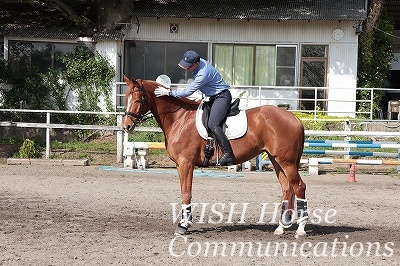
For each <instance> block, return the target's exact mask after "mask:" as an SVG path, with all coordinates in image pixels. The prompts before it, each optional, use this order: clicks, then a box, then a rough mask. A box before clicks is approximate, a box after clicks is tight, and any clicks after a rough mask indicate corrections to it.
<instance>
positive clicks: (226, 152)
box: [213, 126, 233, 165]
mask: <svg viewBox="0 0 400 266" xmlns="http://www.w3.org/2000/svg"><path fill="white" fill-rule="evenodd" d="M213 134H214V136H215V139H216V140H217V142H218V143H219V145H220V146H221V149H222V153H223V154H222V156H221V158H220V159H219V161H218V163H219V165H232V164H233V154H232V148H231V144H230V143H229V140H228V138H227V137H226V135H225V133H224V132H223V131H222V128H221V127H220V126H215V128H214V130H213Z"/></svg>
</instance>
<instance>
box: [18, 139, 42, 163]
mask: <svg viewBox="0 0 400 266" xmlns="http://www.w3.org/2000/svg"><path fill="white" fill-rule="evenodd" d="M39 155H40V152H39V149H38V148H37V147H36V145H35V142H34V141H33V140H30V139H25V140H24V143H22V146H21V148H20V149H19V157H20V158H37V157H39Z"/></svg>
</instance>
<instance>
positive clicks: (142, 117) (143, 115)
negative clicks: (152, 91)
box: [123, 84, 182, 127]
mask: <svg viewBox="0 0 400 266" xmlns="http://www.w3.org/2000/svg"><path fill="white" fill-rule="evenodd" d="M135 88H137V89H136V90H135V89H133V90H132V91H131V94H133V93H142V95H141V98H140V109H139V113H135V112H129V111H125V113H124V115H123V116H127V117H128V118H129V119H130V120H131V121H132V123H133V125H134V127H136V126H137V125H138V124H140V123H142V122H144V121H146V120H148V119H150V118H152V117H154V115H153V114H151V112H150V110H149V111H148V112H146V113H144V112H143V106H144V105H145V104H146V105H148V103H147V99H146V96H145V93H144V91H145V90H144V89H143V84H141V87H140V88H138V87H135ZM181 107H182V106H175V107H173V108H170V109H168V110H166V111H163V112H161V113H158V114H157V115H162V114H167V113H171V112H175V111H177V110H179V109H180V108H181ZM133 118H136V120H134V119H133Z"/></svg>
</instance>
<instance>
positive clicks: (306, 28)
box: [126, 17, 358, 116]
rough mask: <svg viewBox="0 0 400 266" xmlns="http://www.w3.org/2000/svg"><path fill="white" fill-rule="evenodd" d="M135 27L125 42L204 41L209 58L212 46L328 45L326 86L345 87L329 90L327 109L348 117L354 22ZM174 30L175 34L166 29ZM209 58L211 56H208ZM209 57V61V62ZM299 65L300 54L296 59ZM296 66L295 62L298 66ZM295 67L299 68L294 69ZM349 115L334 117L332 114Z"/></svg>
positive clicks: (167, 22)
mask: <svg viewBox="0 0 400 266" xmlns="http://www.w3.org/2000/svg"><path fill="white" fill-rule="evenodd" d="M138 21H139V24H133V25H131V28H130V30H129V31H128V34H127V36H126V40H147V41H176V42H179V41H182V42H207V43H209V44H210V45H209V47H210V48H209V55H211V53H212V50H211V44H213V43H245V44H258V43H259V44H295V45H297V46H298V48H300V45H301V44H323V45H328V46H329V48H328V49H329V55H328V70H327V87H332V88H335V87H337V88H349V89H348V90H343V89H341V90H332V91H329V93H328V99H329V100H339V102H334V104H330V105H329V106H328V111H329V113H330V114H332V115H341V116H343V115H352V114H353V113H354V110H355V103H349V102H340V100H341V99H346V100H355V97H356V92H355V90H354V89H351V88H355V87H356V84H357V50H358V35H356V34H355V29H354V27H353V25H354V24H355V22H354V21H309V22H308V21H267V20H250V21H247V20H216V19H194V18H192V19H178V18H158V19H157V18H143V17H142V18H138ZM171 25H175V26H176V27H177V30H176V31H172V32H171V29H170V26H171ZM338 28H339V29H342V30H343V31H344V35H343V38H342V39H340V40H335V39H334V38H333V37H332V32H333V30H334V29H338ZM211 58H212V56H211ZM211 58H209V60H210V61H211ZM297 61H298V62H300V55H299V58H298V60H297ZM298 64H299V63H298ZM298 68H299V66H298ZM339 110H340V111H341V112H343V111H349V114H346V113H345V114H343V113H341V114H339V113H338V114H335V112H336V111H339Z"/></svg>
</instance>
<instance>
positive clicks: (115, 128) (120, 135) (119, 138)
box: [0, 109, 162, 163]
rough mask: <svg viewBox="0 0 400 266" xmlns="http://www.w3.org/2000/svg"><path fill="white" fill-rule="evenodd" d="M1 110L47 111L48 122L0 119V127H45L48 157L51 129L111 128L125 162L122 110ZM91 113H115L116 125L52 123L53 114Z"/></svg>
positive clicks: (157, 130) (153, 128) (142, 129)
mask: <svg viewBox="0 0 400 266" xmlns="http://www.w3.org/2000/svg"><path fill="white" fill-rule="evenodd" d="M0 112H24V113H45V114H46V123H27V122H10V121H0V127H20V128H45V129H46V155H45V156H46V159H49V158H50V153H51V138H50V136H51V134H50V133H51V132H50V129H53V128H54V129H56V128H57V129H82V130H110V131H114V132H115V131H116V132H117V143H116V145H117V162H119V163H122V162H123V130H122V127H121V125H122V116H123V113H121V112H88V111H59V110H28V109H0ZM54 113H64V114H91V115H114V116H116V125H114V126H109V125H77V124H75V125H67V124H53V123H51V122H50V121H51V114H54ZM135 131H145V132H162V131H161V129H160V128H156V127H137V128H136V129H135Z"/></svg>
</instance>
